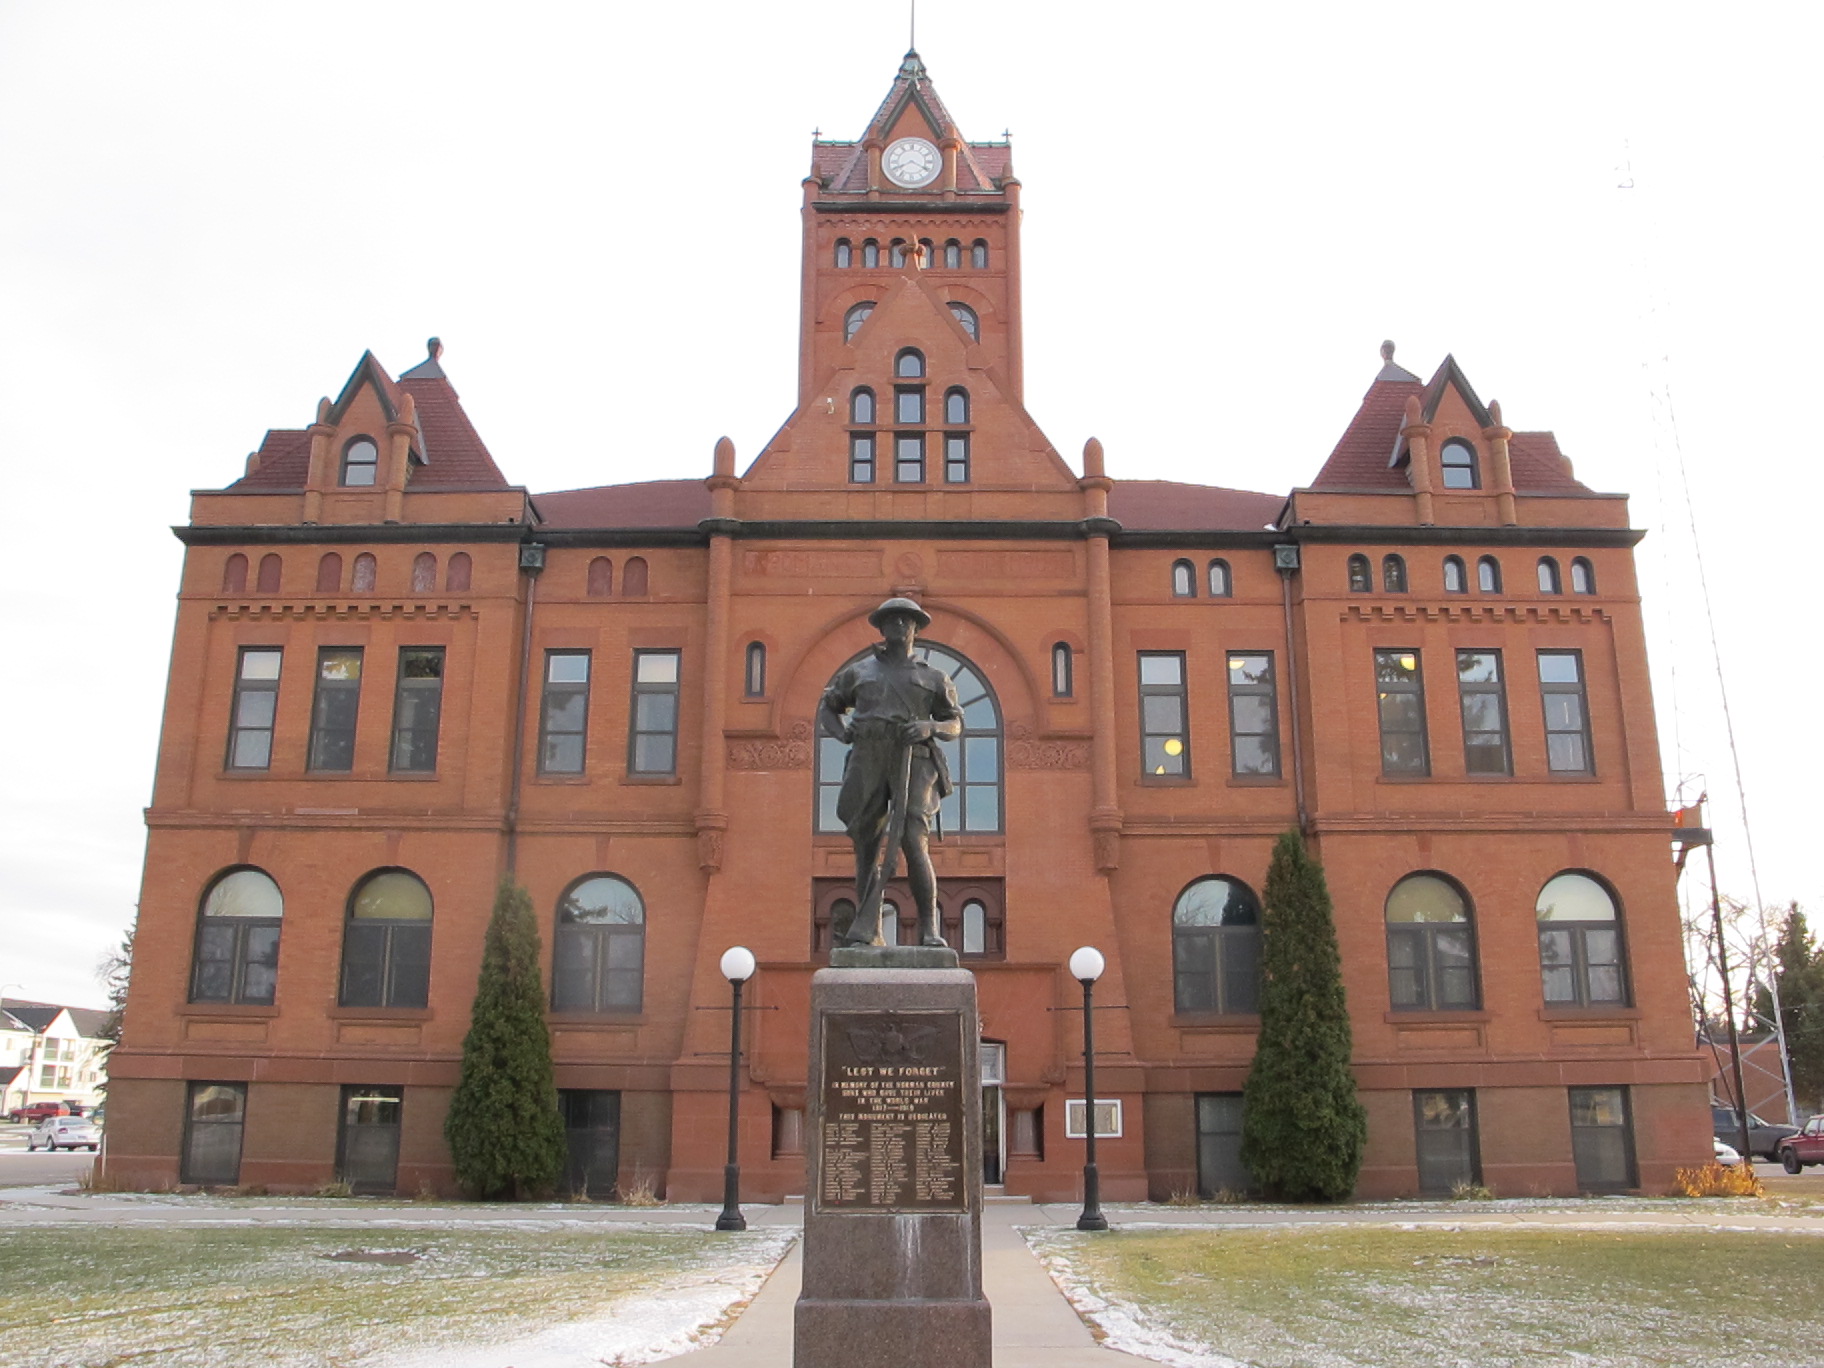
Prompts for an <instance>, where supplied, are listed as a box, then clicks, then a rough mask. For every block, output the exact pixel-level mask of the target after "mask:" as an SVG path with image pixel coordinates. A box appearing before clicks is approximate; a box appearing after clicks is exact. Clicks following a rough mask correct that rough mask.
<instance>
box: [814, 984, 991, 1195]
mask: <svg viewBox="0 0 1824 1368" xmlns="http://www.w3.org/2000/svg"><path fill="white" fill-rule="evenodd" d="M958 1027H959V1021H958V1018H957V1016H956V1014H955V1013H947V1012H930V1013H925V1012H896V1013H888V1014H882V1013H877V1012H831V1013H829V1014H828V1015H827V1016H825V1018H824V1039H823V1052H824V1082H823V1099H822V1102H823V1152H822V1154H821V1156H820V1157H821V1160H822V1162H821V1164H820V1166H819V1167H820V1169H821V1181H820V1183H819V1184H818V1189H817V1194H816V1200H817V1207H818V1209H819V1210H821V1211H831V1212H883V1211H884V1212H892V1211H951V1212H960V1211H966V1210H967V1209H968V1200H967V1192H966V1190H965V1187H964V1182H963V1134H964V1132H963V1076H962V1075H963V1041H962V1036H961V1034H960V1032H959V1030H958Z"/></svg>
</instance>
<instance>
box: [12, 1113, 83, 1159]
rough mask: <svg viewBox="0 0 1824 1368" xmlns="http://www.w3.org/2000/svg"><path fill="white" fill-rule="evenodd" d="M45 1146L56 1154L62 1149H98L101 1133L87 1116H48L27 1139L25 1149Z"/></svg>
mask: <svg viewBox="0 0 1824 1368" xmlns="http://www.w3.org/2000/svg"><path fill="white" fill-rule="evenodd" d="M40 1145H43V1146H44V1147H45V1148H46V1149H47V1150H51V1151H52V1152H55V1151H57V1150H60V1149H87V1150H93V1149H97V1148H99V1147H100V1145H101V1132H100V1131H98V1130H96V1129H95V1123H94V1122H93V1121H91V1120H89V1118H88V1117H86V1116H47V1117H45V1118H44V1120H42V1121H40V1122H39V1123H38V1124H37V1126H35V1127H34V1128H33V1130H32V1133H31V1134H30V1135H28V1136H26V1137H25V1147H26V1148H27V1149H28V1150H35V1149H37V1148H38V1147H39V1146H40Z"/></svg>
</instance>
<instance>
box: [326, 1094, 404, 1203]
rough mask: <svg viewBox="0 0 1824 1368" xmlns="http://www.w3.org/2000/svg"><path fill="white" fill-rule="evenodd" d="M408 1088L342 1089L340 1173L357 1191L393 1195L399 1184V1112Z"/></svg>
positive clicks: (338, 1154)
mask: <svg viewBox="0 0 1824 1368" xmlns="http://www.w3.org/2000/svg"><path fill="white" fill-rule="evenodd" d="M404 1106H405V1090H404V1089H403V1088H396V1087H355V1088H344V1089H342V1133H341V1135H340V1136H338V1137H337V1146H336V1148H337V1160H336V1175H337V1176H338V1177H339V1178H340V1179H341V1180H342V1181H343V1182H345V1183H347V1184H348V1185H349V1187H350V1188H351V1189H353V1190H354V1191H355V1192H357V1193H361V1194H363V1195H373V1196H390V1195H391V1194H392V1193H393V1192H394V1191H395V1190H396V1189H397V1188H398V1186H399V1114H400V1112H401V1111H402V1110H403V1109H404Z"/></svg>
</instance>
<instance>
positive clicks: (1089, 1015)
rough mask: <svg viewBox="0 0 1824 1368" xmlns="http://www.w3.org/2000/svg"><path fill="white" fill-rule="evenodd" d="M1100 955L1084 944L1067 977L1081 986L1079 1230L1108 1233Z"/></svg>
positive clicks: (1101, 960)
mask: <svg viewBox="0 0 1824 1368" xmlns="http://www.w3.org/2000/svg"><path fill="white" fill-rule="evenodd" d="M1104 967H1105V962H1104V960H1103V958H1102V952H1101V951H1100V950H1098V949H1096V948H1095V946H1093V945H1086V946H1084V947H1083V948H1082V949H1080V950H1078V951H1077V952H1076V953H1075V954H1074V955H1072V956H1071V957H1070V976H1071V977H1072V978H1074V979H1075V980H1076V981H1077V982H1078V983H1081V984H1082V985H1083V1094H1084V1097H1083V1214H1082V1215H1081V1216H1079V1217H1077V1229H1078V1230H1107V1229H1108V1218H1107V1217H1106V1216H1104V1215H1103V1214H1102V1175H1101V1174H1100V1173H1099V1172H1098V1171H1097V1169H1096V1010H1095V1003H1094V1001H1093V998H1094V996H1095V991H1096V980H1097V979H1099V978H1101V977H1102V970H1103V968H1104Z"/></svg>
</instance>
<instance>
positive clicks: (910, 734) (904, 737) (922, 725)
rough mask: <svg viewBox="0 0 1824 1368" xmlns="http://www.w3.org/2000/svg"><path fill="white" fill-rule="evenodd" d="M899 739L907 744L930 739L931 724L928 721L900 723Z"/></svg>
mask: <svg viewBox="0 0 1824 1368" xmlns="http://www.w3.org/2000/svg"><path fill="white" fill-rule="evenodd" d="M899 739H900V740H901V741H904V742H905V743H906V744H907V745H908V746H910V745H913V744H915V743H916V742H919V741H929V740H930V739H931V724H930V723H929V722H904V723H901V724H900V728H899Z"/></svg>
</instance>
